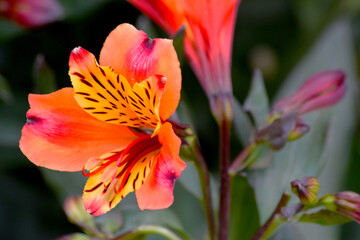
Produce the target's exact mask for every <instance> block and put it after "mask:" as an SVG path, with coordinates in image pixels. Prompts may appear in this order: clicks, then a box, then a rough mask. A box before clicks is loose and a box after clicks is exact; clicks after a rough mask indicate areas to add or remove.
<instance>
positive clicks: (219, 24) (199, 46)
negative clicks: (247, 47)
mask: <svg viewBox="0 0 360 240" xmlns="http://www.w3.org/2000/svg"><path fill="white" fill-rule="evenodd" d="M129 2H130V3H131V4H133V5H134V6H135V7H137V8H138V9H139V10H141V11H142V12H144V13H145V14H146V15H147V16H149V17H150V18H151V19H153V20H154V21H155V22H156V23H158V24H159V25H160V26H161V27H162V28H164V29H165V30H166V31H167V32H168V33H169V34H170V35H173V34H174V33H175V32H176V31H177V30H178V29H179V28H180V27H181V25H185V43H184V44H185V52H186V55H187V57H188V59H189V62H190V64H191V66H192V69H193V70H194V72H195V74H196V75H197V77H198V79H199V81H200V84H201V85H202V87H203V89H204V90H205V92H206V94H207V95H208V97H209V99H210V103H211V107H212V110H213V112H214V114H215V116H217V118H218V119H221V118H223V117H224V116H223V115H224V114H225V117H226V118H228V119H231V118H232V110H231V109H232V107H231V104H232V100H231V98H232V84H231V54H232V42H233V32H234V26H235V19H236V13H237V8H238V5H239V4H240V0H225V1H223V0H198V1H191V0H179V1H176V0H129Z"/></svg>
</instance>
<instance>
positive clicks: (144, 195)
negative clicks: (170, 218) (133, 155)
mask: <svg viewBox="0 0 360 240" xmlns="http://www.w3.org/2000/svg"><path fill="white" fill-rule="evenodd" d="M159 142H160V143H161V144H162V147H161V150H160V153H159V154H158V155H157V158H156V161H155V162H156V164H155V166H154V167H153V168H152V169H151V171H150V173H149V176H148V177H147V178H146V180H145V182H144V184H143V185H142V186H141V187H140V189H138V190H137V191H136V192H135V193H136V198H137V201H138V204H139V208H140V209H141V210H144V209H163V208H167V207H169V206H170V205H171V204H172V203H173V201H174V196H173V187H174V184H175V179H176V178H178V177H179V176H180V174H181V172H182V171H183V170H184V169H185V167H186V165H185V163H184V162H183V161H182V160H181V159H180V157H179V148H180V144H181V140H180V139H179V138H178V137H177V136H176V134H175V133H174V131H173V129H172V127H171V124H170V123H168V122H167V123H165V124H164V125H163V126H162V127H161V129H160V132H159Z"/></svg>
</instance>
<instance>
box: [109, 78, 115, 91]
mask: <svg viewBox="0 0 360 240" xmlns="http://www.w3.org/2000/svg"><path fill="white" fill-rule="evenodd" d="M108 83H109V84H110V86H112V88H113V89H116V87H115V86H114V84H113V83H112V82H111V81H110V79H108Z"/></svg>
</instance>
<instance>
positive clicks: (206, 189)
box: [193, 143, 216, 240]
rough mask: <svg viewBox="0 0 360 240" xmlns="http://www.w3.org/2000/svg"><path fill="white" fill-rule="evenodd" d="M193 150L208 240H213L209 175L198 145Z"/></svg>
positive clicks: (213, 228) (213, 220) (214, 234)
mask: <svg viewBox="0 0 360 240" xmlns="http://www.w3.org/2000/svg"><path fill="white" fill-rule="evenodd" d="M193 149H194V152H195V156H196V158H197V161H194V162H195V165H196V170H197V172H198V174H199V178H200V184H201V191H202V195H203V201H204V207H205V214H206V218H207V222H208V231H209V239H210V240H215V236H216V233H215V218H214V210H213V206H212V198H211V187H210V174H209V170H208V167H207V165H206V162H205V159H204V157H203V155H202V153H201V150H200V147H199V145H198V143H196V144H195V145H194V148H193Z"/></svg>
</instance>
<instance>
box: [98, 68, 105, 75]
mask: <svg viewBox="0 0 360 240" xmlns="http://www.w3.org/2000/svg"><path fill="white" fill-rule="evenodd" d="M99 69H100V71H101V73H102V75H104V77H106V74H105V71H104V69H102V68H101V67H99Z"/></svg>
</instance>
